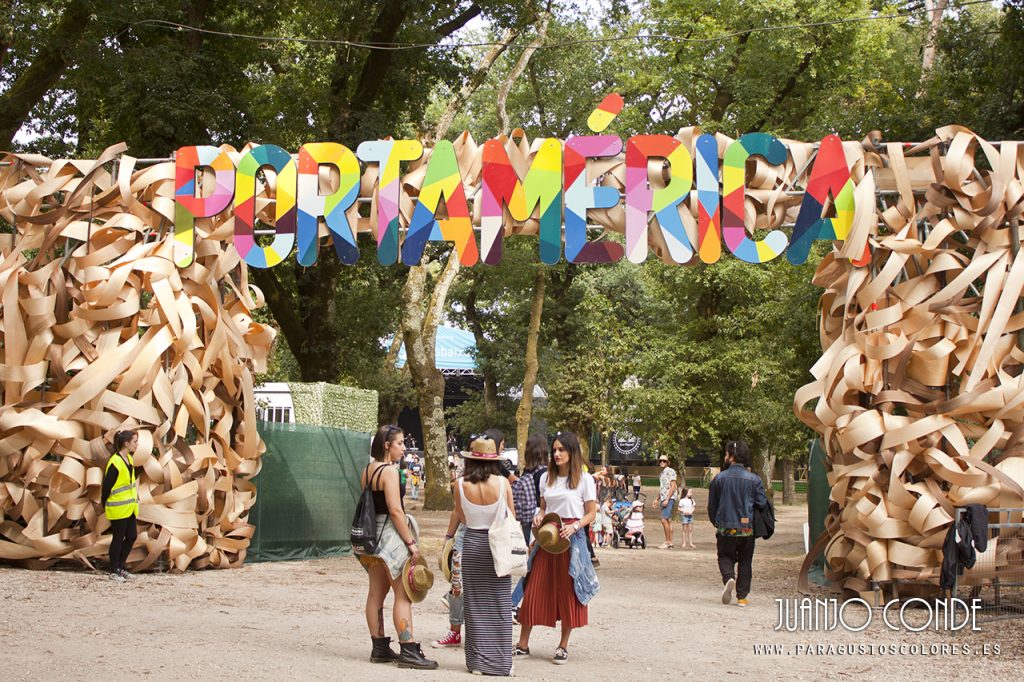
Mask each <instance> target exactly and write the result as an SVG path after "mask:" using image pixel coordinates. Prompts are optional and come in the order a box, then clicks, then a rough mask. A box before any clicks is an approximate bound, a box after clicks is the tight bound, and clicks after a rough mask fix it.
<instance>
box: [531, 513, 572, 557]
mask: <svg viewBox="0 0 1024 682" xmlns="http://www.w3.org/2000/svg"><path fill="white" fill-rule="evenodd" d="M561 528H562V519H560V518H559V517H558V514H555V513H551V514H545V515H544V518H543V519H542V520H541V522H540V528H538V529H537V544H538V545H540V548H541V549H543V550H544V551H545V552H548V553H550V554H561V553H562V552H564V551H565V550H567V549H569V541H568V540H567V539H566V538H563V537H562V536H560V535H559V534H558V531H559V530H561Z"/></svg>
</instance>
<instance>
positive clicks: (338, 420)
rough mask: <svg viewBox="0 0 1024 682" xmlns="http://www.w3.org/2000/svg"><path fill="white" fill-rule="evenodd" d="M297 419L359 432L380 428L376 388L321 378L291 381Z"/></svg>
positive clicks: (368, 431)
mask: <svg viewBox="0 0 1024 682" xmlns="http://www.w3.org/2000/svg"><path fill="white" fill-rule="evenodd" d="M288 388H289V390H290V391H291V393H292V405H293V407H294V409H295V421H296V423H298V424H309V425H312V426H333V427H334V428H337V429H348V430H349V431H357V432H360V433H374V432H375V431H376V430H377V391H367V390H363V389H361V388H352V387H350V386H337V385H335V384H328V383H324V382H322V381H321V382H318V383H314V384H305V383H291V382H289V384H288Z"/></svg>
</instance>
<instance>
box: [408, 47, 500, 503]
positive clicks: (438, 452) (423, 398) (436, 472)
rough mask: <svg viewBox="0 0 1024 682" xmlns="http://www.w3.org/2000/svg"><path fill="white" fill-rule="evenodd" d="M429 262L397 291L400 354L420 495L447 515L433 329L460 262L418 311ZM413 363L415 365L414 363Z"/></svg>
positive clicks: (487, 63)
mask: <svg viewBox="0 0 1024 682" xmlns="http://www.w3.org/2000/svg"><path fill="white" fill-rule="evenodd" d="M518 35H519V32H518V31H512V30H509V31H506V32H505V35H504V36H503V38H502V40H501V42H500V43H499V44H498V45H495V46H494V47H493V48H491V49H490V50H489V51H488V52H487V54H486V55H484V57H483V58H482V59H481V60H480V62H479V63H478V64H477V67H476V69H475V71H474V72H473V74H472V75H471V76H470V78H469V79H468V81H467V82H466V85H464V86H463V87H462V89H461V90H460V91H459V92H458V93H457V94H456V95H455V97H454V98H453V99H452V101H451V102H449V104H448V107H447V108H446V110H445V113H444V114H443V115H442V116H441V120H440V121H439V122H438V124H437V129H436V130H435V131H434V139H436V140H440V139H443V138H444V136H445V134H447V132H448V128H449V127H450V126H451V123H452V121H453V120H454V118H455V113H457V112H458V110H459V109H460V108H461V107H462V105H463V104H465V103H466V101H467V100H468V99H469V98H470V96H472V94H473V92H474V91H475V90H476V89H477V88H478V87H480V84H481V83H483V82H484V80H485V79H486V77H487V73H488V72H489V71H490V70H491V67H492V66H494V62H495V61H496V60H497V59H498V57H499V56H500V55H501V53H502V52H504V51H505V49H506V48H507V47H508V46H509V44H510V43H511V42H512V41H513V40H515V38H516V36H518ZM428 263H429V257H428V256H424V258H423V260H422V261H421V262H420V264H419V265H416V266H413V267H411V268H409V274H408V276H407V277H406V280H405V286H403V287H402V336H403V338H404V339H405V353H406V357H407V358H408V367H409V373H410V375H411V376H412V383H413V387H414V388H415V389H416V402H417V404H418V405H419V407H420V424H421V425H422V428H423V450H424V455H425V456H426V460H427V463H426V470H427V487H426V490H425V494H424V500H423V508H424V509H451V508H452V504H453V500H452V497H451V494H450V492H449V490H448V437H447V434H446V433H445V431H446V427H445V419H444V377H443V376H442V375H441V373H440V372H439V371H438V369H437V364H436V362H435V357H434V341H435V339H436V338H437V325H438V324H439V323H440V322H441V315H442V313H443V312H444V306H445V302H446V301H447V299H448V290H449V289H450V288H451V285H452V282H454V281H455V277H456V276H457V275H458V273H459V256H458V254H457V253H456V251H455V248H454V247H453V248H452V250H451V252H449V254H448V260H447V262H446V263H445V266H444V270H443V271H442V272H441V276H440V277H439V278H438V281H437V284H435V285H434V291H433V294H432V295H431V301H430V305H429V306H427V310H426V313H424V310H423V298H424V296H425V292H426V285H427V271H426V266H427V264H428ZM414 357H415V359H414Z"/></svg>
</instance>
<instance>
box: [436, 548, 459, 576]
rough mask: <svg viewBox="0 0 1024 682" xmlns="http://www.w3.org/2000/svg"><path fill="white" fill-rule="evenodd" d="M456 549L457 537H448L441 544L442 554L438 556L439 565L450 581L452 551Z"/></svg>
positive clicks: (442, 573)
mask: <svg viewBox="0 0 1024 682" xmlns="http://www.w3.org/2000/svg"><path fill="white" fill-rule="evenodd" d="M453 551H455V538H448V539H447V540H445V541H444V544H443V545H441V556H439V557H438V558H437V567H438V568H439V569H440V570H441V575H443V576H444V579H445V580H447V581H448V582H451V581H452V552H453Z"/></svg>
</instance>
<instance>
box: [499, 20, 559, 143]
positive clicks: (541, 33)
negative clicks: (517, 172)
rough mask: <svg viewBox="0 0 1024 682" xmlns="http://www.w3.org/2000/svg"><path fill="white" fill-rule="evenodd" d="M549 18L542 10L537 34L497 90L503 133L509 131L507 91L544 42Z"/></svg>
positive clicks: (500, 130) (500, 128) (500, 125)
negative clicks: (506, 107) (506, 106)
mask: <svg viewBox="0 0 1024 682" xmlns="http://www.w3.org/2000/svg"><path fill="white" fill-rule="evenodd" d="M550 20H551V13H550V12H544V13H543V14H541V18H540V21H539V22H538V23H537V36H536V37H535V38H534V39H533V41H532V42H531V43H530V44H529V45H527V46H526V49H525V50H523V53H522V54H521V55H519V61H517V62H516V65H515V66H513V67H512V70H511V71H510V72H509V74H508V77H507V78H506V79H505V82H504V83H502V84H501V88H500V89H499V90H498V97H497V107H498V132H499V133H501V134H503V135H506V134H508V133H509V132H511V131H510V130H509V125H508V113H507V112H506V111H505V100H507V99H508V93H509V91H511V90H512V85H513V84H514V83H515V82H516V80H518V78H519V76H521V75H523V71H524V70H525V69H526V66H527V65H528V64H529V63H530V59H531V58H532V57H533V53H534V52H536V51H537V48H539V47H540V46H541V45H543V44H544V40H545V38H546V37H547V34H548V22H549V21H550Z"/></svg>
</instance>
